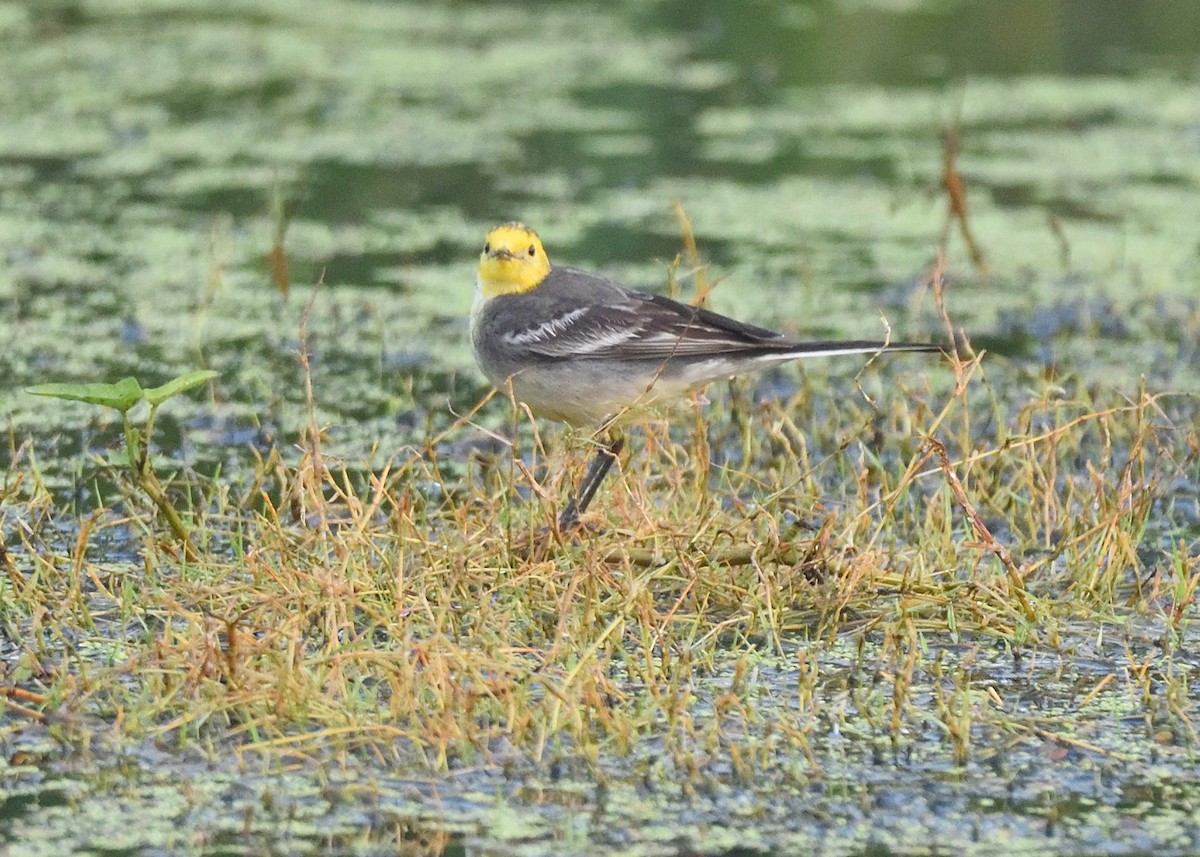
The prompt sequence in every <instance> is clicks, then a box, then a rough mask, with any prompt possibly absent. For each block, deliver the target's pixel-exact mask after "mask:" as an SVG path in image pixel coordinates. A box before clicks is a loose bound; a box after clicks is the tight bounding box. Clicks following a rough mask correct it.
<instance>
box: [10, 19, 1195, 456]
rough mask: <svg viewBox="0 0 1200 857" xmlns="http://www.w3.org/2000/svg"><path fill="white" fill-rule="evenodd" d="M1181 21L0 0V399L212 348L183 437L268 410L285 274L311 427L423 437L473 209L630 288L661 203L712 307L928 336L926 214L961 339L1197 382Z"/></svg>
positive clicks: (475, 390) (55, 412)
mask: <svg viewBox="0 0 1200 857" xmlns="http://www.w3.org/2000/svg"><path fill="white" fill-rule="evenodd" d="M1197 32H1200V5H1198V4H1195V3H1191V2H1167V0H1143V2H1130V0H1120V2H1117V0H1086V2H1085V0H1057V2H1055V1H1054V0H1023V2H1012V0H1004V1H1003V2H1001V0H994V2H968V1H967V0H961V2H955V0H840V2H809V3H798V2H782V0H757V2H732V0H730V2H714V0H707V2H686V3H685V2H615V3H606V4H580V3H568V2H545V3H536V2H529V3H520V4H517V3H511V4H495V3H482V2H481V3H467V2H439V3H402V2H397V3H392V2H365V0H324V2H317V3H310V4H297V3H294V2H291V0H238V1H237V2H204V0H141V2H139V1H138V0H90V2H82V0H80V2H62V0H55V1H54V2H49V1H47V2H18V0H8V2H0V56H2V57H3V59H0V64H2V66H3V72H4V79H5V80H6V85H5V86H4V87H3V88H2V90H0V116H2V118H3V121H2V122H0V259H3V263H4V264H3V266H2V268H0V336H2V337H3V339H4V340H5V341H7V342H9V343H10V346H9V347H8V348H6V349H3V350H2V351H0V409H2V411H0V412H2V413H4V414H5V415H6V417H7V419H8V420H9V422H10V425H12V426H13V427H14V432H15V434H14V436H15V437H16V438H18V439H21V438H24V437H27V436H36V437H37V438H38V442H39V443H42V444H51V446H49V447H47V449H46V450H45V452H47V453H49V454H51V455H54V454H57V453H63V454H66V453H69V452H71V451H72V449H74V448H76V447H77V446H78V445H83V446H88V445H90V444H93V443H101V444H103V443H104V442H105V434H104V432H106V431H111V426H110V425H109V424H108V423H107V422H106V423H104V424H103V425H101V426H99V427H98V429H97V430H99V431H100V433H101V436H100V437H99V438H98V439H97V438H95V437H93V436H92V434H91V432H92V430H93V426H92V422H91V420H93V419H94V417H93V415H92V413H91V411H90V410H89V409H87V408H83V407H79V408H75V407H73V406H66V407H65V408H64V407H63V406H60V405H55V406H49V405H48V404H47V403H46V402H44V401H38V400H32V399H31V397H28V396H24V395H23V394H21V393H19V392H18V391H20V390H21V389H22V388H23V387H25V386H27V385H29V384H33V383H38V382H43V381H64V380H65V381H79V380H115V379H116V378H119V377H121V376H123V375H127V374H135V375H137V376H138V377H139V378H141V379H142V380H143V382H144V383H156V382H160V381H162V380H165V379H166V378H169V377H171V376H173V375H174V374H176V373H178V372H181V371H185V370H188V369H194V368H197V367H211V368H215V369H217V370H219V371H221V373H222V379H221V381H220V382H219V383H218V385H217V387H216V390H217V394H216V395H217V400H216V401H214V402H208V403H198V406H199V407H201V408H202V410H201V411H200V412H199V413H196V414H192V415H190V416H185V417H184V418H185V419H188V420H190V423H191V426H192V429H193V431H192V434H191V435H190V436H191V437H193V438H201V439H203V437H204V435H203V434H202V433H199V434H198V432H201V431H202V430H204V429H209V430H211V431H212V432H213V435H212V436H211V437H210V438H209V439H210V440H212V442H213V446H214V447H222V448H227V447H230V446H233V447H236V446H237V445H238V443H239V442H241V441H245V440H249V441H264V439H266V440H269V439H270V438H273V437H277V436H284V437H288V436H290V435H291V434H292V433H293V432H294V430H295V427H296V426H297V425H299V424H301V423H302V422H303V396H302V395H301V390H302V384H301V380H300V376H299V369H298V365H297V360H296V353H297V348H298V341H299V338H300V327H301V320H302V317H303V315H304V312H305V307H306V306H308V304H309V301H310V299H311V300H312V303H311V311H310V312H309V313H308V316H307V325H306V327H305V335H306V337H307V338H308V342H309V347H310V350H311V352H312V355H313V364H312V365H313V381H314V386H315V391H316V399H317V402H318V405H319V408H320V409H321V413H322V415H323V416H324V417H325V418H326V419H327V420H328V422H329V423H331V424H337V425H339V426H340V427H341V428H340V431H339V433H338V434H337V437H336V442H337V443H340V444H343V445H344V448H345V449H346V450H349V451H353V450H361V449H366V448H369V446H370V445H371V444H372V443H373V442H375V441H377V440H379V439H380V438H387V439H389V441H390V442H394V443H399V442H402V441H403V440H405V439H408V438H410V437H419V436H422V435H423V434H424V433H425V432H426V431H428V430H430V429H431V428H434V427H437V426H441V425H445V424H446V423H447V422H448V421H449V419H450V415H449V408H450V407H451V406H453V407H456V408H460V409H461V408H465V407H468V406H469V405H470V403H472V402H474V401H475V400H476V399H477V398H478V397H479V396H480V395H482V394H483V393H484V392H485V391H486V389H487V387H486V384H485V383H484V382H483V379H482V378H481V377H480V376H479V374H478V373H477V371H476V370H475V369H474V367H473V366H472V365H471V360H470V355H469V350H468V348H467V340H466V321H465V316H466V313H467V311H468V308H469V306H470V300H471V292H472V289H473V282H474V266H475V262H476V258H477V254H478V252H479V247H480V244H481V242H482V237H483V233H484V230H485V229H486V228H487V227H488V226H489V225H491V224H493V223H495V222H497V221H500V220H507V219H512V218H520V219H523V220H525V221H527V222H528V223H529V224H531V225H533V226H534V227H535V228H537V229H538V230H539V231H540V232H541V234H542V237H543V239H544V241H545V243H546V246H547V250H548V252H549V254H550V257H551V259H552V260H553V261H555V262H558V263H569V264H572V265H577V266H582V267H591V268H597V269H601V270H603V271H605V272H607V273H609V274H611V275H613V276H616V277H619V278H621V279H624V280H626V281H628V282H630V283H631V284H633V285H638V286H642V287H647V288H654V289H663V288H665V287H666V281H667V273H666V272H667V267H668V265H669V263H670V262H671V261H672V260H673V259H674V258H675V256H676V254H677V253H678V252H679V251H680V250H681V248H682V246H683V244H682V239H681V228H680V223H679V220H678V218H677V216H676V213H675V212H674V210H673V205H674V204H675V203H676V202H678V204H679V205H680V206H681V207H682V210H683V211H684V212H686V214H687V216H688V217H689V218H690V219H691V221H692V224H693V226H694V229H695V234H696V238H697V241H698V244H699V248H700V253H701V257H702V259H703V260H704V261H705V262H707V263H708V264H709V269H708V272H707V273H708V275H709V277H710V278H712V279H717V278H719V279H721V285H720V286H719V287H718V289H717V291H716V293H715V294H714V296H713V298H712V305H713V306H714V307H715V308H716V309H718V310H721V311H726V312H734V313H738V314H740V315H742V316H744V317H746V318H748V319H749V320H752V321H755V322H758V323H760V324H767V325H775V326H779V327H781V328H782V329H784V330H786V331H787V332H788V333H791V334H795V335H798V336H825V335H829V336H876V335H878V334H880V333H881V331H882V322H881V320H880V317H881V316H886V317H887V318H888V320H889V322H890V323H891V324H892V325H893V327H894V329H895V331H894V335H897V336H904V337H927V336H930V335H936V334H938V333H939V332H940V325H939V324H938V322H937V320H936V318H935V317H934V316H933V314H932V307H931V302H930V301H929V300H927V299H926V298H925V297H923V295H924V291H923V289H922V287H921V286H920V283H921V282H922V279H923V278H924V276H925V275H926V272H927V271H928V268H929V265H930V264H931V262H932V260H933V259H934V258H935V256H936V254H937V252H938V248H939V246H941V245H942V244H943V243H944V244H945V248H946V252H947V254H948V258H947V266H948V271H949V273H950V275H951V278H952V280H953V288H952V291H951V298H950V309H951V311H952V313H953V314H954V318H955V321H956V323H958V324H959V325H961V326H963V327H964V328H966V329H967V330H968V331H969V332H970V333H971V334H972V336H973V337H975V338H976V340H977V342H978V344H982V345H986V346H988V347H989V348H991V349H992V350H993V351H1000V352H1004V353H1006V354H1008V355H1009V356H1010V357H1013V358H1015V359H1017V360H1018V361H1020V362H1019V363H1018V364H1016V365H1017V366H1019V367H1023V369H1024V370H1027V371H1030V372H1034V373H1037V372H1042V371H1045V370H1047V368H1050V369H1053V370H1054V371H1059V372H1062V371H1069V372H1074V373H1080V374H1081V375H1082V376H1083V377H1084V378H1091V379H1096V380H1100V379H1103V380H1105V381H1106V382H1115V383H1123V384H1130V385H1132V384H1134V383H1136V378H1137V377H1138V376H1139V375H1141V374H1143V373H1145V374H1147V375H1148V376H1149V377H1150V378H1151V379H1152V382H1153V383H1155V384H1158V385H1161V386H1164V387H1172V388H1183V389H1190V390H1195V389H1196V384H1197V381H1196V377H1197V375H1198V374H1200V373H1197V372H1196V367H1197V361H1198V358H1197V346H1196V337H1197V330H1198V328H1200V321H1197V308H1196V300H1197V295H1198V294H1200V283H1198V280H1200V273H1198V272H1200V264H1198V263H1200V259H1198V255H1200V250H1198V236H1197V231H1196V224H1197V223H1198V222H1200V194H1198V193H1197V190H1198V185H1200V97H1197V89H1196V79H1197V76H1198V74H1200V55H1198V54H1197V52H1196V49H1195V44H1196V43H1195V34H1196V33H1197ZM947 140H951V141H956V146H955V147H954V148H953V151H954V152H956V153H957V157H956V158H951V159H950V160H947V157H948V152H950V151H951V150H950V148H948V147H947V143H946V141H947ZM947 166H950V167H952V169H953V170H954V171H955V172H956V174H957V175H959V176H961V178H962V179H963V180H964V181H965V182H966V188H967V200H968V205H969V218H970V219H969V225H970V228H971V231H972V235H973V238H974V240H975V241H976V243H977V245H978V247H977V250H978V253H977V258H973V257H972V254H971V253H970V252H968V250H969V248H968V247H967V245H966V243H965V242H964V240H963V239H962V236H961V234H960V232H959V231H958V230H957V229H955V228H951V229H949V230H948V231H947V226H948V219H947V208H948V206H947V200H946V195H945V192H944V189H943V183H944V182H943V179H944V175H945V171H946V169H947ZM943 238H945V241H944V242H943ZM685 273H686V272H685ZM318 282H320V283H321V284H322V286H321V288H320V289H319V290H318V294H317V296H316V297H315V299H313V297H312V296H313V286H314V284H316V283H318ZM688 287H689V284H688V283H687V282H686V278H685V281H684V282H683V290H684V293H685V295H686V294H687V289H688ZM179 407H181V408H186V406H184V405H182V404H181V405H180V406H179ZM55 427H57V428H61V429H64V430H65V433H63V434H55V432H54V431H53V430H52V429H54V428H55ZM169 427H170V426H169V424H168V428H169ZM49 438H53V439H52V440H50V439H49ZM55 444H57V445H58V446H54V445H55Z"/></svg>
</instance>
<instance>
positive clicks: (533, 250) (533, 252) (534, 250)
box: [529, 244, 537, 256]
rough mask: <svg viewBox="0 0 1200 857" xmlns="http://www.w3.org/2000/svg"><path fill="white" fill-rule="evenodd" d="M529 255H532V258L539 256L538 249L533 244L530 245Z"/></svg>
mask: <svg viewBox="0 0 1200 857" xmlns="http://www.w3.org/2000/svg"><path fill="white" fill-rule="evenodd" d="M529 255H530V256H536V255H537V248H536V247H534V246H533V245H532V244H530V245H529Z"/></svg>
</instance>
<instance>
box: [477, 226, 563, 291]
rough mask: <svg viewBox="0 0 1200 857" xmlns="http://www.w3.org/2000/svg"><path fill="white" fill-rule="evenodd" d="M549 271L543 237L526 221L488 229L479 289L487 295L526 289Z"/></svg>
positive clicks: (480, 268) (543, 277)
mask: <svg viewBox="0 0 1200 857" xmlns="http://www.w3.org/2000/svg"><path fill="white" fill-rule="evenodd" d="M549 273H550V260H549V259H547V258H546V251H545V250H544V249H543V248H542V239H540V238H538V235H537V233H536V232H534V231H533V230H532V229H530V228H529V227H528V226H526V225H525V224H524V223H515V222H514V223H502V224H501V225H499V226H496V227H493V228H492V229H490V230H489V231H488V234H487V242H486V243H485V244H484V245H483V253H482V254H480V256H479V288H480V291H482V293H483V296H484V297H486V298H494V297H496V296H498V295H516V294H520V293H521V292H527V291H529V290H530V289H532V288H533V287H534V286H536V285H537V284H538V283H540V282H541V281H542V280H544V279H545V278H546V275H547V274H549Z"/></svg>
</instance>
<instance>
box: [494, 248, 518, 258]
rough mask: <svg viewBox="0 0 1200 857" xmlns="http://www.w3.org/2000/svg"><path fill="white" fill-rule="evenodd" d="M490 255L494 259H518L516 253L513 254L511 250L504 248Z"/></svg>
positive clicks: (497, 249)
mask: <svg viewBox="0 0 1200 857" xmlns="http://www.w3.org/2000/svg"><path fill="white" fill-rule="evenodd" d="M488 255H489V256H491V257H492V258H493V259H515V258H517V254H516V253H514V252H512V251H511V250H506V249H504V248H503V247H497V248H496V249H494V250H493V251H492V252H491V253H489V254H488Z"/></svg>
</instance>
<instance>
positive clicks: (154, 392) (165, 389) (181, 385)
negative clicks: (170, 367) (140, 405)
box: [146, 369, 221, 407]
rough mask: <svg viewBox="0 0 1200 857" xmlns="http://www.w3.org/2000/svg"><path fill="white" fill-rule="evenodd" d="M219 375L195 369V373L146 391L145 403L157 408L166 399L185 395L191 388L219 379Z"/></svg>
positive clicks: (210, 371)
mask: <svg viewBox="0 0 1200 857" xmlns="http://www.w3.org/2000/svg"><path fill="white" fill-rule="evenodd" d="M220 375H221V373H220V372H214V371H213V370H212V369H197V370H196V371H195V372H186V373H184V374H183V375H180V376H179V377H178V378H172V379H171V380H170V381H168V382H167V383H165V384H163V385H162V386H161V387H151V388H150V389H149V390H147V391H146V401H147V402H149V403H150V404H152V405H154V406H156V407H157V406H158V405H161V404H162V403H163V402H165V401H166V400H167V399H170V398H172V397H173V396H178V395H179V394H180V393H186V392H187V391H188V390H191V389H192V388H193V387H199V386H200V385H201V384H203V383H205V382H206V381H211V380H212V379H213V378H219V377H220Z"/></svg>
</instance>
